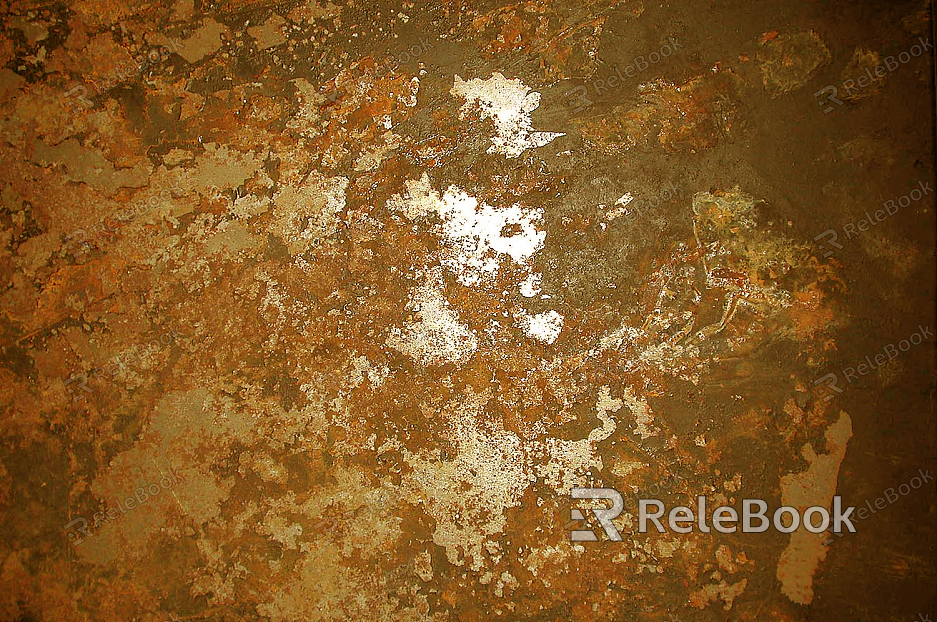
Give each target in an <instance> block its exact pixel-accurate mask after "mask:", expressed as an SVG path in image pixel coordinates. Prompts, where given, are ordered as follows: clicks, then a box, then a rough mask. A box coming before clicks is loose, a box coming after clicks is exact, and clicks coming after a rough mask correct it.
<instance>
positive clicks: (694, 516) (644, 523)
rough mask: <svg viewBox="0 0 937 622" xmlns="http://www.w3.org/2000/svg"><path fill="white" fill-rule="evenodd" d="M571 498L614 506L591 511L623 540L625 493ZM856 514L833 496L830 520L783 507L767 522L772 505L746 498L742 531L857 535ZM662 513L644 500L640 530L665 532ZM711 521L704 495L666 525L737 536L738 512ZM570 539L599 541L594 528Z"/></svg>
mask: <svg viewBox="0 0 937 622" xmlns="http://www.w3.org/2000/svg"><path fill="white" fill-rule="evenodd" d="M570 497H572V498H573V499H607V500H608V501H610V502H611V507H608V508H591V510H590V511H591V512H592V514H593V515H594V516H595V518H596V520H597V521H598V523H599V525H600V526H601V527H602V529H603V530H604V531H605V535H606V536H608V539H609V540H612V541H615V542H620V541H621V534H620V533H619V532H618V528H617V527H616V526H615V524H614V523H613V522H612V520H613V519H615V518H616V517H617V516H618V515H619V514H621V512H622V510H624V507H625V503H624V500H623V499H622V496H621V493H619V492H618V491H617V490H615V489H614V488H573V489H572V490H570ZM855 509H856V508H855V507H853V506H850V507H847V508H846V509H845V511H844V510H843V506H842V498H841V497H839V496H835V497H833V510H832V516H830V511H829V510H828V509H827V508H825V507H821V506H819V505H814V506H811V507H809V508H806V509H805V510H804V511H803V514H801V512H800V510H798V509H797V508H795V507H791V506H789V505H782V506H781V507H779V508H778V509H776V510H775V511H774V513H773V514H772V516H771V519H770V520H769V519H768V516H767V514H766V512H767V511H768V504H767V503H766V502H765V501H763V500H762V499H743V500H742V513H741V523H742V525H741V531H742V533H761V532H764V531H767V530H768V529H769V527H771V526H774V528H775V529H776V530H778V531H780V532H781V533H791V532H792V531H796V530H797V529H798V528H799V527H800V525H801V524H803V526H804V529H806V530H807V531H809V532H811V533H823V532H824V531H827V530H830V531H832V532H833V533H840V532H841V531H842V528H843V527H846V529H847V530H848V531H849V532H850V533H855V531H856V528H855V527H854V526H853V524H852V521H851V520H850V518H849V515H850V514H852V512H853V510H855ZM664 511H665V509H664V503H663V501H659V500H658V499H641V500H640V501H639V502H638V531H639V532H640V533H647V530H648V523H652V524H653V525H654V527H656V528H657V531H658V532H660V533H665V532H666V531H667V530H666V529H665V528H664V525H663V524H662V523H661V518H662V517H663V516H664ZM707 516H708V513H707V511H706V497H704V496H702V495H701V496H698V497H697V498H696V513H694V512H693V510H692V509H691V508H689V507H687V506H683V505H680V506H677V507H674V508H671V510H670V512H669V513H668V514H667V526H668V527H669V528H670V531H673V532H675V533H690V532H692V531H693V529H694V528H698V529H699V530H700V532H702V533H709V532H710V531H711V530H713V529H715V530H716V531H717V532H719V533H735V532H736V531H737V530H738V529H739V527H738V525H736V523H738V522H739V519H740V517H739V512H738V511H736V509H735V508H733V507H730V506H726V505H723V506H719V507H718V508H716V509H715V510H713V512H712V521H711V522H712V525H711V526H710V524H709V523H707ZM785 517H787V518H785ZM570 518H571V519H572V520H574V521H582V520H585V515H584V514H583V512H582V510H580V509H577V508H573V509H572V510H571V511H570ZM570 540H572V541H573V542H595V541H597V540H598V537H597V536H596V535H595V532H593V531H592V530H591V529H576V530H573V531H572V532H570Z"/></svg>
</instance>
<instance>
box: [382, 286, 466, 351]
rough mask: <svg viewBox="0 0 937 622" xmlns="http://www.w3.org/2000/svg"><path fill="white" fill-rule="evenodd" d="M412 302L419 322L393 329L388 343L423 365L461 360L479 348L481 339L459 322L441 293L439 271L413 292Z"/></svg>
mask: <svg viewBox="0 0 937 622" xmlns="http://www.w3.org/2000/svg"><path fill="white" fill-rule="evenodd" d="M411 305H412V307H413V308H414V309H415V310H416V311H417V314H418V315H419V321H416V322H412V323H410V324H409V325H408V326H407V331H406V333H405V334H401V332H400V331H399V330H394V331H393V332H392V333H391V335H390V337H388V339H387V345H389V346H391V347H393V348H396V349H397V350H400V351H401V352H403V353H404V354H406V355H408V356H411V357H413V358H414V359H416V360H417V361H419V362H420V363H422V364H423V365H444V364H446V363H461V362H463V361H465V360H466V359H467V358H468V357H469V356H471V355H472V353H473V352H475V350H477V349H478V338H477V337H475V334H474V333H473V332H472V331H471V330H470V329H469V328H468V326H466V325H465V324H462V323H461V322H460V321H459V316H458V315H457V314H456V312H455V311H453V310H452V308H451V307H450V306H449V302H448V301H447V300H446V298H445V297H444V296H443V293H442V278H441V276H440V275H439V274H438V270H437V272H436V273H431V274H430V275H428V276H427V279H426V282H425V283H424V284H423V285H422V286H420V287H419V288H418V289H416V290H415V291H414V292H413V293H412V294H411Z"/></svg>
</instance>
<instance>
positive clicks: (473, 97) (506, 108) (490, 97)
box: [449, 72, 565, 158]
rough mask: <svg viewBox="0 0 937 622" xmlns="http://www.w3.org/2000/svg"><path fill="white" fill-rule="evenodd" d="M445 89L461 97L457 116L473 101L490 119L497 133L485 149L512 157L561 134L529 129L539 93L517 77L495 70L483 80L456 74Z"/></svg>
mask: <svg viewBox="0 0 937 622" xmlns="http://www.w3.org/2000/svg"><path fill="white" fill-rule="evenodd" d="M449 92H450V93H451V94H452V95H456V96H459V97H462V98H463V99H464V100H465V103H464V104H463V105H462V108H461V109H460V110H459V116H460V118H462V119H464V118H465V116H466V114H468V113H469V112H471V110H472V108H473V106H474V105H475V104H476V103H477V104H478V106H479V107H480V108H481V113H482V115H483V116H484V117H487V118H490V119H492V120H493V121H494V123H495V129H496V130H497V132H498V135H497V136H494V137H492V139H491V143H492V146H491V147H490V148H489V149H488V153H500V154H502V155H504V156H506V157H508V158H516V157H518V156H519V155H520V154H522V153H523V152H524V151H525V150H527V149H530V148H533V147H542V146H544V145H546V144H547V143H549V142H551V141H553V140H554V139H556V138H558V137H560V136H564V135H565V134H562V133H558V132H533V131H531V130H532V129H533V126H532V124H531V121H530V113H531V112H533V111H534V110H536V109H537V107H538V106H540V93H537V92H536V91H531V90H530V89H529V88H528V87H527V86H525V85H524V83H523V82H521V81H520V80H517V79H514V80H508V79H507V78H505V77H504V76H503V75H502V74H500V73H498V72H495V73H493V74H492V75H491V77H490V78H488V79H487V80H482V79H480V78H475V79H473V80H468V81H464V80H462V78H461V77H460V76H459V75H458V74H457V75H456V77H455V84H454V85H453V87H452V89H450V91H449Z"/></svg>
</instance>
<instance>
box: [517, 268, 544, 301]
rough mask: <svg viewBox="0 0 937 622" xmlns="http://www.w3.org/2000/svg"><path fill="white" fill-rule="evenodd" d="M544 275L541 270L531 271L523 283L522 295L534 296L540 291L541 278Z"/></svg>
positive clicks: (526, 296)
mask: <svg viewBox="0 0 937 622" xmlns="http://www.w3.org/2000/svg"><path fill="white" fill-rule="evenodd" d="M542 278H543V275H542V274H540V273H539V272H531V273H530V274H529V275H527V278H526V279H524V281H523V282H522V283H521V296H524V297H525V298H533V297H534V296H536V295H537V294H539V293H540V280H541V279H542Z"/></svg>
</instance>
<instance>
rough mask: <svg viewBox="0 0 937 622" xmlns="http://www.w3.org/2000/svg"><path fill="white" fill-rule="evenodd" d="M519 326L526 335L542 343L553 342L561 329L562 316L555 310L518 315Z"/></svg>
mask: <svg viewBox="0 0 937 622" xmlns="http://www.w3.org/2000/svg"><path fill="white" fill-rule="evenodd" d="M519 319H520V322H521V326H522V327H523V328H524V332H525V333H527V336H528V337H533V338H534V339H537V340H538V341H542V342H544V343H553V342H554V341H556V338H557V337H559V336H560V332H561V331H562V330H563V316H562V315H560V314H559V313H557V312H556V311H544V312H543V313H538V314H537V315H528V314H527V313H526V312H522V313H521V315H520V318H519Z"/></svg>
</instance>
